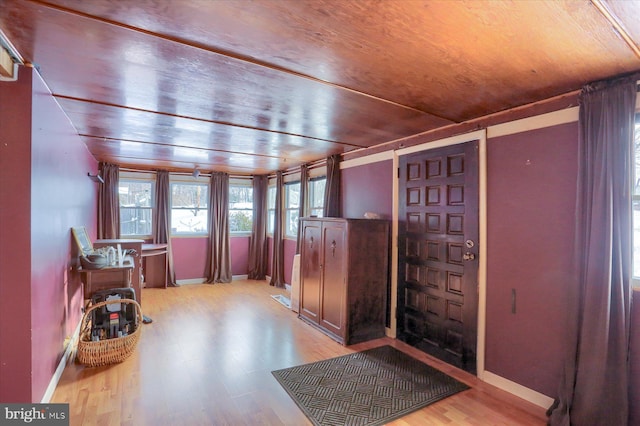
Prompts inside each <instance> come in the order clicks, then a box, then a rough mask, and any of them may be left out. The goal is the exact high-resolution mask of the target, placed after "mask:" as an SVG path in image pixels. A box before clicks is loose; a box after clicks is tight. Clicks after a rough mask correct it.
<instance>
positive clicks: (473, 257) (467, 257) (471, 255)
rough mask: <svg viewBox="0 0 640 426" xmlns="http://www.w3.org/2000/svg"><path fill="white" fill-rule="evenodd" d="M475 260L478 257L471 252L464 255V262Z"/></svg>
mask: <svg viewBox="0 0 640 426" xmlns="http://www.w3.org/2000/svg"><path fill="white" fill-rule="evenodd" d="M475 258H476V255H475V254H473V253H471V252H470V251H468V252H466V253H465V254H463V255H462V260H473V259H475Z"/></svg>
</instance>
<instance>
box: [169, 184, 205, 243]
mask: <svg viewBox="0 0 640 426" xmlns="http://www.w3.org/2000/svg"><path fill="white" fill-rule="evenodd" d="M208 203H209V186H208V185H207V184H204V183H172V184H171V235H202V234H207V233H208V223H209V208H208V207H209V206H208Z"/></svg>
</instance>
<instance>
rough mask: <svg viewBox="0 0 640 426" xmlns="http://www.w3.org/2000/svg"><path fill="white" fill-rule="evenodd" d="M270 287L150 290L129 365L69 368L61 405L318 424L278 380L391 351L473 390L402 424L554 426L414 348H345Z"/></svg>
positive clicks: (82, 416) (102, 414) (137, 416)
mask: <svg viewBox="0 0 640 426" xmlns="http://www.w3.org/2000/svg"><path fill="white" fill-rule="evenodd" d="M272 294H286V293H285V292H284V291H282V290H280V289H276V288H274V287H270V286H269V285H268V284H266V283H265V282H261V281H234V282H233V283H231V284H215V285H204V284H203V285H189V286H184V287H179V288H169V289H166V290H163V289H144V290H143V309H144V313H145V314H146V315H149V316H151V317H152V318H153V320H154V322H153V323H152V324H147V325H144V328H143V333H142V335H141V338H140V342H139V343H138V347H137V349H136V351H135V353H134V354H133V355H132V356H131V357H130V358H129V359H127V360H126V361H125V362H123V363H121V364H116V365H111V366H106V367H98V368H85V367H83V366H81V365H77V364H75V363H71V364H69V365H68V366H67V367H66V369H65V371H64V373H63V375H62V378H61V380H60V382H59V384H58V387H57V389H56V391H55V393H54V395H53V399H52V401H51V402H68V403H69V404H70V407H69V410H70V420H71V425H135V426H138V425H309V424H310V422H309V421H308V420H307V418H306V417H305V416H304V414H303V413H302V412H301V411H300V410H299V409H298V407H297V406H296V404H295V403H294V402H293V400H291V399H290V398H289V396H288V395H287V393H286V392H285V391H284V390H283V389H282V388H281V387H280V385H279V384H278V382H277V381H276V380H275V379H274V378H273V376H272V375H271V371H273V370H277V369H281V368H286V367H290V366H294V365H300V364H304V363H308V362H313V361H318V360H322V359H327V358H331V357H335V356H340V355H345V354H348V353H352V352H355V351H359V350H364V349H369V348H371V347H376V346H381V345H385V344H390V345H392V346H394V347H396V348H398V349H400V350H402V351H404V352H406V353H409V354H410V355H413V356H414V357H416V358H418V359H421V360H423V361H424V362H426V363H428V364H430V365H433V366H434V367H436V368H439V369H441V370H443V371H445V372H446V373H448V374H450V375H452V376H454V377H455V378H457V379H458V380H461V381H463V382H465V383H467V384H468V385H469V386H471V387H472V389H470V390H467V391H464V392H461V393H459V394H456V395H454V396H451V397H449V398H446V399H444V400H442V401H439V402H437V403H435V404H432V405H430V406H428V407H426V408H424V409H422V410H419V411H417V412H414V413H412V414H410V415H407V416H405V417H403V418H401V419H399V420H396V421H394V422H393V423H391V424H392V425H396V426H399V425H508V426H518V425H523V426H524V425H526V426H531V425H544V424H545V423H546V418H545V417H544V410H543V409H541V408H540V407H536V406H535V405H533V404H530V403H528V402H526V401H523V400H521V399H518V398H516V397H514V396H512V395H509V394H507V393H506V392H503V391H501V390H499V389H497V388H495V387H493V386H490V385H488V384H486V383H483V382H481V381H479V380H478V379H476V378H475V377H474V376H472V375H470V374H468V373H465V372H463V371H461V370H458V369H456V368H454V367H451V366H449V365H447V364H444V363H442V362H440V361H438V360H436V359H434V358H432V357H430V356H428V355H426V354H424V353H422V352H420V351H418V350H415V349H414V348H412V347H410V346H408V345H405V344H403V343H402V342H399V341H396V340H395V339H390V338H383V339H377V340H374V341H370V342H366V343H361V344H358V345H353V346H349V347H344V346H341V345H340V344H338V343H336V342H334V341H333V340H331V339H330V338H329V337H327V336H325V335H324V334H322V333H321V332H319V331H317V330H315V329H314V328H313V327H311V326H309V325H307V324H305V323H304V322H303V321H301V320H299V319H298V318H297V315H296V314H295V313H294V312H292V311H290V310H288V309H286V308H285V307H284V306H282V305H281V304H279V303H277V302H276V301H274V300H273V299H272V298H271V297H270V295H272Z"/></svg>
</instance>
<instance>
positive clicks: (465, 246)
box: [397, 141, 479, 373]
mask: <svg viewBox="0 0 640 426" xmlns="http://www.w3.org/2000/svg"><path fill="white" fill-rule="evenodd" d="M399 165H400V170H399V173H400V175H399V180H400V182H399V188H400V191H399V194H400V195H399V198H400V200H399V220H398V262H399V263H398V310H397V323H398V330H397V335H398V338H399V339H401V340H403V341H405V342H407V343H409V344H410V345H412V346H415V347H417V348H419V349H421V350H423V351H425V352H427V353H429V354H431V355H434V356H436V357H438V358H440V359H442V360H444V361H446V362H448V363H450V364H452V365H455V366H457V367H459V368H462V369H464V370H466V371H469V372H472V373H475V371H476V345H477V342H476V340H477V322H478V321H477V312H478V226H479V223H478V142H477V141H475V142H467V143H464V144H457V145H452V146H448V147H444V148H437V149H433V150H428V151H422V152H419V153H414V154H409V155H406V156H402V157H400V162H399Z"/></svg>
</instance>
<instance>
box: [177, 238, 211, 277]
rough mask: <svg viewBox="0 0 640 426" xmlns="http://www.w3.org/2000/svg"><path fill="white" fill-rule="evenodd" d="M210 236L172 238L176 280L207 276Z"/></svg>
mask: <svg viewBox="0 0 640 426" xmlns="http://www.w3.org/2000/svg"><path fill="white" fill-rule="evenodd" d="M208 243H209V238H183V237H180V238H172V239H171V251H172V253H173V268H174V269H175V273H176V280H192V279H198V278H206V273H205V269H206V267H207V244H208Z"/></svg>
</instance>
